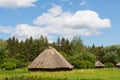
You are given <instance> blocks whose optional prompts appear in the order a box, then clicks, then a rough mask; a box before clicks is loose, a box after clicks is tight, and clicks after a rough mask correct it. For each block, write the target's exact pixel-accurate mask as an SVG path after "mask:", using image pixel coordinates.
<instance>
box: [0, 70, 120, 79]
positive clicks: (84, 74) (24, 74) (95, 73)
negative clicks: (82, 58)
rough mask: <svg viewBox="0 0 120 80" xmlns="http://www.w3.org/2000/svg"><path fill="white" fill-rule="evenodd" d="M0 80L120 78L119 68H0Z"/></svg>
mask: <svg viewBox="0 0 120 80" xmlns="http://www.w3.org/2000/svg"><path fill="white" fill-rule="evenodd" d="M11 78H15V79H11ZM0 80H120V69H117V68H110V69H80V70H72V71H60V72H42V71H35V72H33V71H32V72H30V71H28V70H27V69H17V70H12V71H5V70H0Z"/></svg>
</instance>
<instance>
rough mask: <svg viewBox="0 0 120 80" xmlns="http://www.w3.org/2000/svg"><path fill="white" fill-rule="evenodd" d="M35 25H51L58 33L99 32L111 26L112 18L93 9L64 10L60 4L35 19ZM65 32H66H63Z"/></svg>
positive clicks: (85, 33) (83, 33)
mask: <svg viewBox="0 0 120 80" xmlns="http://www.w3.org/2000/svg"><path fill="white" fill-rule="evenodd" d="M34 24H35V25H37V26H38V25H39V26H43V25H44V27H49V28H52V29H54V30H55V31H56V33H58V34H65V35H66V34H68V35H69V34H79V35H92V34H98V33H99V31H98V30H99V29H101V28H109V27H110V26H111V24H110V20H109V19H107V18H104V19H101V18H100V17H99V15H98V13H97V12H95V11H92V10H83V11H76V12H75V13H70V12H63V10H62V8H61V7H60V6H58V5H56V6H54V7H52V8H51V9H50V10H48V12H47V13H43V14H42V15H40V16H38V17H37V19H35V20H34ZM63 32H64V33H63Z"/></svg>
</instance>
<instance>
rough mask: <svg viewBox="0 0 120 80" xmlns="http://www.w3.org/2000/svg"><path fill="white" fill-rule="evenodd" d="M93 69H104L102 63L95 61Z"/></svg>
mask: <svg viewBox="0 0 120 80" xmlns="http://www.w3.org/2000/svg"><path fill="white" fill-rule="evenodd" d="M95 67H96V68H104V67H105V66H104V65H103V64H102V62H100V61H99V60H97V61H96V62H95Z"/></svg>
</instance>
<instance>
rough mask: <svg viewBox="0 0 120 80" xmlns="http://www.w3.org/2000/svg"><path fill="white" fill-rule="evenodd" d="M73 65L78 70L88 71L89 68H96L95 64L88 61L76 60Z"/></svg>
mask: <svg viewBox="0 0 120 80" xmlns="http://www.w3.org/2000/svg"><path fill="white" fill-rule="evenodd" d="M73 65H74V67H75V68H77V69H88V68H94V64H93V63H92V62H90V61H87V60H82V61H81V60H75V61H74V62H73Z"/></svg>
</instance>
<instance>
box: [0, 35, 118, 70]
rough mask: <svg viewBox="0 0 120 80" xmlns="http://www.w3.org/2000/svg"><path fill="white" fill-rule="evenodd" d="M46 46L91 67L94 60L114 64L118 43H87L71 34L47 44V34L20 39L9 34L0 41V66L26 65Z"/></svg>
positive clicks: (76, 64)
mask: <svg viewBox="0 0 120 80" xmlns="http://www.w3.org/2000/svg"><path fill="white" fill-rule="evenodd" d="M48 46H52V47H54V48H56V49H57V50H58V51H59V52H60V53H61V54H62V55H63V56H64V57H65V58H66V59H67V60H68V61H69V62H70V63H71V64H72V65H73V66H74V67H75V68H78V69H81V68H94V67H95V66H94V63H95V61H96V60H100V61H101V62H103V63H104V64H105V66H106V67H114V66H115V65H116V63H118V62H119V61H120V45H111V46H106V47H104V46H95V45H94V44H93V45H92V46H86V45H84V44H83V41H82V39H81V38H80V37H76V36H75V37H73V39H72V40H71V41H70V40H68V39H66V38H64V37H62V38H60V37H58V39H57V41H55V42H52V43H50V42H49V40H48V39H47V37H44V36H40V38H38V39H33V38H32V37H30V38H28V39H26V40H25V41H19V40H18V39H17V38H15V37H12V38H9V39H8V40H0V68H1V69H7V70H8V69H15V68H23V67H26V66H27V65H28V64H30V62H32V61H33V60H34V59H35V58H36V57H37V56H38V55H39V54H40V53H41V52H42V51H43V50H44V49H46V48H47V47H48Z"/></svg>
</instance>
